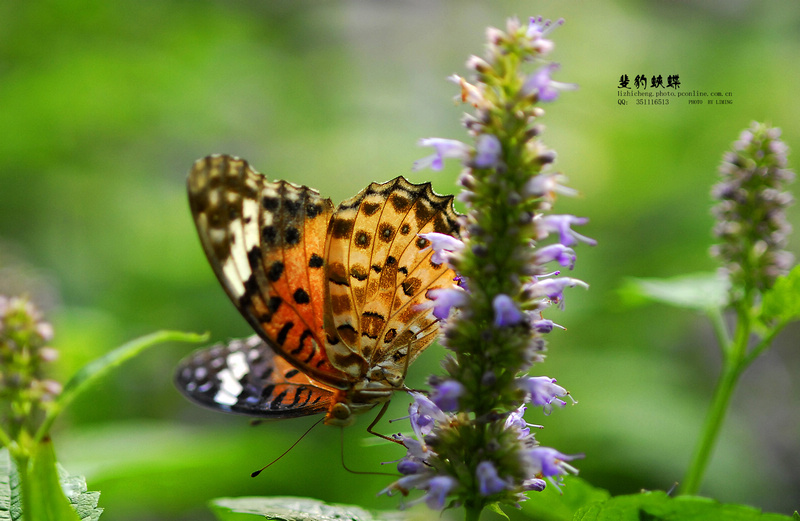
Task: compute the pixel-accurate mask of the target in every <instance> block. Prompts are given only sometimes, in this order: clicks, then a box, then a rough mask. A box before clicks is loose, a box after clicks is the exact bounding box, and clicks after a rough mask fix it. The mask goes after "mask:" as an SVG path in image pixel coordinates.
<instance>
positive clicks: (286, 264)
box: [188, 156, 348, 388]
mask: <svg viewBox="0 0 800 521" xmlns="http://www.w3.org/2000/svg"><path fill="white" fill-rule="evenodd" d="M188 188H189V202H190V206H191V209H192V213H193V215H194V218H195V223H196V225H197V230H198V233H199V235H200V240H201V242H202V243H203V248H204V249H205V251H206V254H207V256H208V259H209V262H210V263H211V266H212V267H213V268H214V272H215V273H216V274H217V277H218V278H219V280H220V282H221V283H222V286H223V287H224V288H225V290H226V292H227V293H228V296H230V298H231V300H232V301H233V303H234V304H235V305H236V307H237V308H238V309H239V311H240V312H241V313H242V315H243V316H244V317H245V318H246V319H247V321H248V322H249V323H250V325H251V326H253V328H254V329H255V331H256V332H257V333H258V334H259V335H260V336H261V337H262V338H263V339H264V340H266V341H267V342H268V343H269V345H270V346H271V347H273V348H274V349H275V350H277V351H278V352H279V353H280V354H281V355H283V356H284V357H285V358H286V359H287V360H289V361H290V362H291V363H293V364H294V365H295V366H296V367H298V368H299V369H301V370H303V371H304V372H305V373H307V374H308V375H311V376H313V377H315V378H317V379H319V380H322V381H324V382H326V383H328V384H331V385H335V386H337V387H341V388H344V387H346V386H347V381H348V378H347V377H346V376H345V375H344V374H343V373H342V372H341V371H339V370H338V369H336V368H334V367H333V366H332V365H331V364H330V363H329V361H328V357H327V353H326V350H325V347H324V346H325V343H326V337H325V333H324V328H323V321H324V320H323V306H324V301H325V297H324V292H325V276H324V260H323V255H324V245H325V237H326V234H327V229H328V221H329V220H330V215H331V213H332V207H333V205H332V203H331V201H330V199H324V198H322V197H321V196H320V195H319V193H317V192H316V191H314V190H312V189H310V188H307V187H299V186H295V185H292V184H290V183H287V182H285V181H278V182H269V181H267V180H266V178H265V177H264V176H263V175H261V174H259V173H257V172H256V171H254V170H253V169H252V168H250V166H249V165H248V164H247V162H246V161H244V160H241V159H237V158H232V157H229V156H209V157H207V158H205V159H201V160H198V161H197V162H196V163H195V165H194V168H193V169H192V171H191V172H190V174H189V179H188Z"/></svg>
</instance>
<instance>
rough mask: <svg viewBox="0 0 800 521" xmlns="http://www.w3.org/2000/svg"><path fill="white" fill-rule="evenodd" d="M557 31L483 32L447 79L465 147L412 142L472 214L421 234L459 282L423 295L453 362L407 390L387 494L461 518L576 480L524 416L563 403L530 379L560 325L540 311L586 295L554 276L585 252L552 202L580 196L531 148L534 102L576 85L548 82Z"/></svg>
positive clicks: (547, 385)
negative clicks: (458, 230)
mask: <svg viewBox="0 0 800 521" xmlns="http://www.w3.org/2000/svg"><path fill="white" fill-rule="evenodd" d="M561 23H562V21H559V22H556V23H555V24H553V23H551V22H550V21H549V20H542V19H541V18H532V19H530V21H529V22H528V23H527V24H522V23H520V22H519V21H518V20H517V19H510V20H509V21H508V23H507V26H506V29H505V31H501V30H499V29H495V28H490V29H489V30H488V31H487V40H488V43H487V52H486V55H485V57H483V58H479V57H476V56H473V57H471V58H470V59H469V60H468V61H467V67H468V68H470V69H471V70H472V73H473V75H474V79H471V80H469V81H468V80H467V79H465V78H463V77H461V76H457V75H456V76H452V77H451V78H450V79H451V80H452V81H453V82H454V83H456V84H457V85H458V86H459V88H460V95H459V96H458V99H459V100H460V101H462V102H464V103H467V104H469V105H471V106H472V107H473V108H474V109H475V110H474V113H473V114H470V115H466V116H465V117H464V120H463V123H464V126H465V127H466V129H467V131H468V132H469V134H470V135H471V137H472V138H473V140H474V144H473V145H468V144H465V143H461V142H459V141H455V140H450V139H440V138H429V139H424V140H422V141H420V144H421V145H423V146H431V147H433V148H434V153H433V154H432V155H431V156H428V157H426V158H424V159H421V160H420V161H418V162H417V163H415V168H423V167H431V168H434V169H440V168H442V165H443V160H444V159H445V158H451V159H458V160H460V161H461V163H462V165H463V166H464V171H463V173H462V174H461V176H460V178H459V184H460V185H461V186H462V187H463V191H462V192H461V193H460V194H459V196H458V200H459V201H461V202H463V203H465V205H466V206H467V213H466V215H465V216H464V218H463V223H462V225H463V226H462V234H461V235H462V239H461V240H459V239H456V238H454V237H449V236H444V235H442V234H437V233H430V234H423V235H421V236H422V237H423V238H424V239H426V240H428V241H429V242H430V247H431V248H432V249H433V250H434V257H435V259H436V260H434V262H436V261H441V262H447V263H448V264H449V265H450V266H451V267H452V268H453V269H454V270H455V271H456V272H457V273H458V275H459V276H458V278H457V282H458V287H455V288H452V289H441V290H436V292H435V293H433V292H432V293H431V294H430V295H429V297H430V298H432V299H434V301H435V304H434V314H435V316H437V317H438V318H440V319H442V320H444V321H445V326H444V328H443V330H444V334H443V338H442V340H441V341H442V343H443V344H444V345H445V347H446V348H447V349H449V350H450V351H451V354H449V355H448V356H447V357H446V359H445V360H444V361H443V364H442V366H443V369H444V375H442V376H434V377H431V378H430V379H429V384H430V386H431V392H430V395H429V396H426V395H423V394H420V393H413V396H414V402H413V403H412V405H411V407H410V409H409V418H410V420H411V426H412V430H413V432H414V436H413V437H411V436H403V435H398V440H399V441H401V442H402V443H403V444H404V445H405V447H406V448H407V449H408V453H407V455H406V456H405V457H404V458H403V459H402V460H400V462H399V463H398V470H399V471H400V473H401V474H403V477H402V478H400V479H399V480H397V481H396V482H395V483H393V484H391V485H390V486H389V487H387V488H386V489H385V490H384V492H385V493H389V494H391V493H394V492H401V493H403V494H407V493H408V492H409V490H410V489H413V488H416V489H419V490H422V491H424V492H425V494H424V495H423V496H422V497H420V498H418V499H416V500H413V501H411V502H409V503H408V504H407V505H406V506H408V505H411V504H414V503H417V502H424V503H426V504H427V505H428V506H429V507H431V508H435V509H441V508H444V507H455V506H463V507H464V509H465V515H466V519H468V520H469V519H478V517H479V516H480V512H481V511H482V510H483V508H485V507H486V506H488V505H491V504H495V503H508V504H517V503H518V502H519V501H522V500H524V499H526V496H525V494H526V493H527V492H530V491H540V490H543V489H544V488H545V486H546V485H547V483H548V482H549V483H550V484H552V485H553V486H556V487H559V486H560V484H561V483H562V481H561V479H562V477H563V476H564V475H566V474H569V473H577V470H576V469H575V468H574V467H572V466H571V465H570V464H569V463H568V462H569V461H571V460H573V459H575V458H578V457H581V456H579V455H567V454H563V453H561V452H558V451H556V450H555V449H550V448H546V447H541V446H539V444H538V442H537V441H536V439H535V437H534V435H533V434H532V433H531V429H530V427H532V425H530V424H528V423H527V422H526V421H525V419H524V416H523V415H524V413H525V410H526V408H528V407H541V408H542V410H543V412H544V413H545V414H549V413H550V412H551V411H552V409H553V408H554V406H559V407H563V406H565V405H566V403H567V402H566V401H564V400H562V398H566V397H568V396H569V393H568V392H567V391H566V389H564V388H563V387H561V386H559V385H557V384H556V380H555V379H553V378H549V377H545V376H542V377H530V376H527V375H526V373H527V371H528V370H529V369H530V368H531V366H532V365H533V364H535V363H537V362H541V361H542V360H543V359H544V351H545V346H546V342H545V340H544V336H545V335H546V334H547V333H549V332H551V331H553V330H554V329H557V328H560V326H558V325H557V324H554V323H553V322H552V321H551V320H549V319H545V318H544V317H543V316H542V312H543V311H544V310H545V309H547V308H548V307H550V306H552V305H554V304H555V305H557V306H558V307H563V302H564V291H565V289H566V288H569V287H575V286H584V287H586V286H587V285H586V284H585V283H584V282H583V281H580V280H578V279H573V278H568V277H559V276H558V275H560V273H561V272H560V268H567V269H572V267H573V266H574V264H575V252H574V250H573V249H572V246H575V245H576V244H578V243H588V244H594V241H593V240H592V239H590V238H588V237H585V236H583V235H581V234H579V233H577V232H575V231H574V230H573V229H572V228H573V226H580V225H583V224H585V223H586V220H585V219H582V218H577V217H574V216H571V215H558V214H552V213H550V211H551V209H552V206H553V204H554V202H555V200H556V197H557V195H559V194H560V195H573V194H574V193H575V192H574V190H572V189H570V188H567V187H565V186H563V184H562V183H563V182H564V181H565V179H564V177H563V176H562V175H561V174H559V173H557V172H553V171H551V167H552V163H553V162H554V160H555V153H554V152H553V151H552V150H550V149H548V148H547V147H545V146H544V144H543V143H542V142H541V140H540V139H539V136H540V134H541V133H542V130H543V129H542V127H541V125H540V124H539V120H540V119H541V118H542V117H543V116H544V109H543V108H542V107H541V104H542V103H545V102H550V101H553V100H555V99H556V98H557V97H558V95H559V93H560V92H561V91H563V90H571V89H573V88H575V86H574V85H569V84H564V83H560V82H556V81H554V80H552V78H551V76H552V75H553V73H555V71H556V70H557V68H558V67H557V65H556V64H553V63H551V62H548V61H547V60H546V59H545V57H546V55H547V54H548V53H549V52H550V51H551V50H552V48H553V43H552V41H550V40H549V39H547V38H546V36H547V35H548V34H549V32H550V31H551V30H552V29H553V28H555V27H557V26H558V25H560V24H561ZM552 264H557V267H556V268H555V269H554V267H553V266H552ZM570 399H571V397H570ZM536 427H538V426H536Z"/></svg>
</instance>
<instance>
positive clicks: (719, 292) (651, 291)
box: [619, 273, 728, 311]
mask: <svg viewBox="0 0 800 521" xmlns="http://www.w3.org/2000/svg"><path fill="white" fill-rule="evenodd" d="M619 292H620V294H621V296H622V297H623V299H624V300H625V301H626V302H627V303H628V304H639V303H641V302H642V301H647V300H650V301H655V302H661V303H662V304H667V305H670V306H675V307H678V308H682V309H694V310H700V311H706V310H713V309H720V308H723V307H725V306H726V305H727V304H728V281H727V280H726V279H724V278H722V277H720V276H719V275H717V274H716V273H694V274H691V275H681V276H679V277H673V278H669V279H640V278H630V279H628V281H627V282H626V283H625V284H624V285H623V286H622V287H621V288H620V290H619Z"/></svg>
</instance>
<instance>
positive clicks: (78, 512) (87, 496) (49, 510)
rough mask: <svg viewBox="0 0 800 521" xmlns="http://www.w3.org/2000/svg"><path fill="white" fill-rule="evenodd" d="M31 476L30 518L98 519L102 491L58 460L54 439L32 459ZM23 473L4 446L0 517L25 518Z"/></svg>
mask: <svg viewBox="0 0 800 521" xmlns="http://www.w3.org/2000/svg"><path fill="white" fill-rule="evenodd" d="M28 465H29V469H30V472H28V473H27V474H28V479H30V480H31V484H30V486H29V487H26V490H29V491H30V494H31V497H30V498H28V499H27V500H26V501H25V502H26V505H28V509H27V511H26V512H25V518H24V519H26V520H27V521H39V520H41V521H69V520H72V521H77V520H79V519H80V520H81V521H97V520H98V519H99V518H100V514H101V513H102V512H103V509H102V508H98V507H97V502H98V500H99V498H100V493H99V492H89V491H87V488H86V480H85V479H84V478H83V477H82V476H73V475H69V474H67V472H66V471H65V470H64V469H63V468H61V467H60V465H58V464H57V463H56V461H55V453H54V452H53V446H52V443H50V442H49V441H45V442H43V443H41V444H40V445H39V448H38V450H37V452H36V453H35V454H34V455H33V456H32V457H31V459H30V461H29V463H28ZM21 488H22V487H21V483H20V481H19V473H18V472H17V468H16V466H15V465H14V462H13V460H12V459H11V457H10V456H9V454H8V450H6V449H0V520H2V521H17V520H20V519H22V511H23V507H22V497H21V494H20V492H21Z"/></svg>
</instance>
